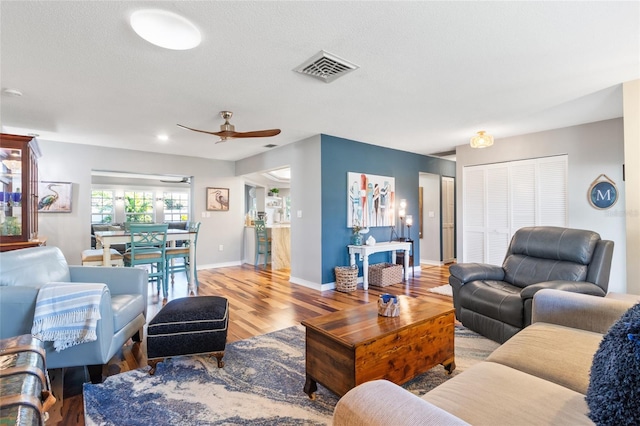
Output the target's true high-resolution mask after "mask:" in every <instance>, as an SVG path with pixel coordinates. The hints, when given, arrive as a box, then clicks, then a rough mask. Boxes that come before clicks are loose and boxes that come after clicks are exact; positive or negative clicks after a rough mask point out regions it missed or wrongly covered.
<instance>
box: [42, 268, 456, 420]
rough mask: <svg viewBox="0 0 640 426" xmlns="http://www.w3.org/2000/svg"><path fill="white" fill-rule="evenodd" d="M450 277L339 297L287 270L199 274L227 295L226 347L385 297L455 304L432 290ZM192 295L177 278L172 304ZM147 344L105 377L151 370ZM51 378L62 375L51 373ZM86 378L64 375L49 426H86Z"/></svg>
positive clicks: (434, 271) (134, 346) (437, 275)
mask: <svg viewBox="0 0 640 426" xmlns="http://www.w3.org/2000/svg"><path fill="white" fill-rule="evenodd" d="M448 278H449V267H448V266H426V265H423V266H422V267H421V273H420V274H416V275H415V277H410V278H409V280H408V281H407V282H403V283H399V284H395V285H392V286H388V287H384V288H379V287H372V286H370V287H369V289H368V290H367V291H364V290H362V287H360V288H358V290H356V291H355V292H352V293H340V292H338V291H335V290H330V291H323V292H318V291H316V290H312V289H309V288H306V287H303V286H299V285H295V284H291V283H290V282H289V281H288V279H289V271H288V270H279V271H271V270H270V269H268V268H267V269H263V268H259V267H258V268H255V267H253V266H252V265H246V264H245V265H242V266H234V267H228V268H218V269H209V270H201V271H198V279H199V281H200V289H199V292H198V294H199V295H201V296H209V295H215V296H223V297H226V298H227V299H228V300H229V311H230V313H229V331H228V335H227V343H230V342H234V341H237V340H242V339H246V338H248V337H252V336H257V335H260V334H265V333H269V332H272V331H276V330H281V329H283V328H287V327H290V326H293V325H297V324H300V322H301V321H302V320H305V319H308V318H312V317H315V316H318V315H322V314H326V313H329V312H334V311H337V310H341V309H346V308H349V307H353V306H358V305H362V304H364V303H370V302H375V301H376V300H377V299H378V296H379V295H380V294H382V293H391V294H405V295H407V296H410V297H419V296H420V297H422V296H424V297H428V298H435V299H439V300H445V301H451V298H450V297H447V296H441V295H438V294H435V293H431V292H429V291H428V290H429V289H430V288H432V287H437V286H440V285H443V284H447V282H448ZM152 290H155V286H154V288H153V289H152V288H151V287H150V293H151V294H150V295H149V301H148V318H147V320H148V321H150V320H151V319H152V318H153V317H154V316H155V315H156V314H157V313H158V311H159V310H160V309H161V308H162V303H161V299H159V298H158V296H157V295H156V294H155V291H152ZM187 296H188V289H187V285H186V280H185V275H184V274H183V273H180V274H176V280H175V284H173V285H170V288H169V300H173V299H177V298H180V297H187ZM144 345H145V344H144V342H143V343H133V342H132V341H129V342H128V343H127V344H126V345H125V346H124V347H123V349H122V350H121V351H120V352H119V353H118V354H117V355H116V356H115V357H114V358H113V359H112V360H111V361H110V362H109V364H108V365H106V366H105V368H104V369H103V375H104V376H111V375H114V374H118V373H122V372H125V371H129V370H134V369H137V368H140V367H144V366H146V365H147V362H146V355H145V354H146V350H145V346H144ZM50 374H61V372H60V371H52V372H50ZM85 377H86V375H85V371H84V369H82V368H77V369H67V370H66V371H65V375H64V404H63V406H62V412H61V414H62V420H59V419H55V418H52V421H49V422H48V423H47V425H49V426H50V425H58V426H65V425H84V408H83V401H82V383H83V381H84V379H85ZM123 403H125V402H124V401H123ZM56 420H59V421H56Z"/></svg>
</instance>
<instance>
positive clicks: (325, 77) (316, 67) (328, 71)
mask: <svg viewBox="0 0 640 426" xmlns="http://www.w3.org/2000/svg"><path fill="white" fill-rule="evenodd" d="M358 68H360V67H359V66H358V65H355V64H352V63H351V62H349V61H346V60H344V59H342V58H339V57H337V56H335V55H332V54H331V53H328V52H325V51H324V50H321V51H320V52H318V54H317V55H315V56H313V57H312V58H310V59H309V60H307V61H306V62H304V63H303V64H302V65H300V66H299V67H297V68H294V71H296V72H299V73H300V74H305V75H308V76H311V77H314V78H317V79H320V80H322V81H324V82H325V83H331V82H332V81H333V80H335V79H337V78H338V77H342V76H343V75H345V74H347V73H349V72H351V71H353V70H357V69H358Z"/></svg>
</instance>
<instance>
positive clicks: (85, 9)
mask: <svg viewBox="0 0 640 426" xmlns="http://www.w3.org/2000/svg"><path fill="white" fill-rule="evenodd" d="M142 8H162V9H165V10H170V11H173V12H175V13H178V14H180V15H182V16H184V17H186V18H188V19H190V20H191V21H193V22H194V23H195V24H196V25H197V26H198V28H200V30H201V32H202V34H203V36H204V39H203V42H202V44H201V45H200V46H199V47H197V48H196V49H193V50H188V51H171V50H165V49H161V48H159V47H156V46H154V45H151V44H149V43H147V42H146V41H144V40H142V39H140V38H139V37H138V36H137V35H136V34H135V33H134V32H133V30H132V29H131V28H130V27H129V25H128V17H129V16H130V14H131V13H132V12H134V11H136V10H139V9H142ZM0 13H1V15H0V19H1V22H0V27H1V29H0V31H1V34H0V35H1V39H0V43H1V45H0V60H1V63H0V71H1V74H0V79H1V81H0V86H1V87H2V89H7V88H13V89H18V90H20V91H22V92H23V96H22V97H9V96H6V95H2V97H1V98H0V101H1V114H2V115H1V125H2V131H4V132H9V133H20V134H25V133H29V132H33V133H37V134H40V139H45V140H57V141H64V142H72V143H83V144H94V145H101V146H112V147H119V148H126V149H135V150H143V151H155V152H163V153H174V154H181V155H190V156H197V157H207V158H216V159H223V160H237V159H241V158H245V157H248V156H251V155H254V154H258V153H261V152H264V151H266V150H267V149H268V148H264V145H266V144H268V143H274V144H277V145H280V146H281V145H285V144H288V143H292V142H296V141H298V140H301V139H304V138H307V137H309V136H312V135H316V134H318V133H325V134H330V135H334V136H339V137H344V138H348V139H353V140H358V141H362V142H366V143H370V144H375V145H381V146H387V147H393V148H397V149H401V150H405V151H410V152H416V153H420V154H433V153H437V152H442V151H449V150H452V149H454V147H455V146H457V145H461V144H465V143H467V142H468V139H469V137H470V136H472V135H473V134H474V133H475V132H476V131H478V130H487V131H488V132H489V133H491V134H493V135H494V136H495V138H496V139H500V138H503V137H508V136H513V135H518V134H524V133H530V132H536V131H542V130H547V129H552V128H558V127H565V126H571V125H576V124H581V123H586V122H592V121H599V120H604V119H609V118H614V117H620V116H622V91H621V87H620V84H621V83H622V82H625V81H630V80H634V79H638V78H640V3H639V2H637V1H634V2H611V1H609V2H593V1H589V2H545V1H540V2H517V1H513V2H483V1H474V2H366V1H362V2H355V1H354V2H339V1H331V2H327V1H318V2H316V1H305V2H266V1H260V2H212V1H193V2H192V1H172V2H152V1H146V2H142V1H138V2H127V1H83V2H75V1H74V2H67V1H3V2H1V3H0ZM320 50H326V51H328V52H330V53H332V54H335V55H337V56H339V57H342V58H344V59H346V60H348V61H351V62H353V63H355V64H357V65H358V66H359V67H360V68H359V69H358V70H356V71H353V72H351V73H349V74H347V75H345V76H343V77H341V78H339V79H337V80H335V81H334V82H332V83H328V84H327V83H324V82H322V81H320V80H317V79H313V78H310V77H308V76H304V75H301V74H298V73H296V72H294V71H293V69H294V68H296V67H297V66H298V65H300V64H302V63H303V62H304V61H306V60H307V59H308V58H310V57H311V56H313V55H315V54H316V53H318V52H319V51H320ZM221 110H231V111H233V112H234V117H233V119H232V120H231V122H232V124H235V126H236V130H238V131H251V130H261V129H271V128H280V129H282V133H281V134H280V135H279V136H276V137H272V138H265V139H236V140H232V141H228V142H225V143H220V144H214V141H215V140H216V138H215V137H214V136H207V135H204V134H200V133H194V132H189V131H187V130H184V129H181V128H178V127H177V126H176V124H177V123H180V124H184V125H186V126H189V127H195V128H199V129H205V130H213V131H216V130H218V128H219V125H220V124H221V123H222V120H221V119H220V118H219V116H218V112H219V111H221ZM158 133H167V134H168V135H169V136H170V140H169V141H167V142H160V141H158V140H157V139H156V137H155V136H156V135H157V134H158Z"/></svg>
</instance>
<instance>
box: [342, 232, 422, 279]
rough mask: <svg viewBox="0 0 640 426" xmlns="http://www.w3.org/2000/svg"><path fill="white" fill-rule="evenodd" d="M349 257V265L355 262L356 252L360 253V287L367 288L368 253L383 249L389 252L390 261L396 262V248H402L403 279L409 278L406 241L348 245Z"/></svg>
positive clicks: (408, 248) (407, 245) (409, 246)
mask: <svg viewBox="0 0 640 426" xmlns="http://www.w3.org/2000/svg"><path fill="white" fill-rule="evenodd" d="M347 247H349V259H350V262H351V265H355V264H356V254H359V255H360V260H361V261H362V287H363V288H364V289H365V290H366V289H368V288H369V255H371V254H373V253H379V252H384V251H390V252H391V263H396V250H404V279H405V281H406V280H408V279H409V251H410V250H411V243H410V242H408V241H390V242H385V243H375V244H374V245H372V246H367V245H362V246H354V245H349V246H347Z"/></svg>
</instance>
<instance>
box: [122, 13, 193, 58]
mask: <svg viewBox="0 0 640 426" xmlns="http://www.w3.org/2000/svg"><path fill="white" fill-rule="evenodd" d="M129 23H130V24H131V27H132V28H133V30H134V31H135V32H136V34H138V35H139V36H140V37H142V38H143V39H145V40H146V41H148V42H149V43H151V44H155V45H156V46H160V47H164V48H165V49H171V50H188V49H193V48H194V47H196V46H198V45H199V44H200V42H201V41H202V36H201V35H200V30H198V28H197V27H196V26H195V25H194V24H193V23H192V22H191V21H189V20H188V19H186V18H184V17H182V16H180V15H177V14H175V13H173V12H168V11H166V10H159V9H144V10H138V11H136V12H133V13H132V14H131V17H130V19H129Z"/></svg>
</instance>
